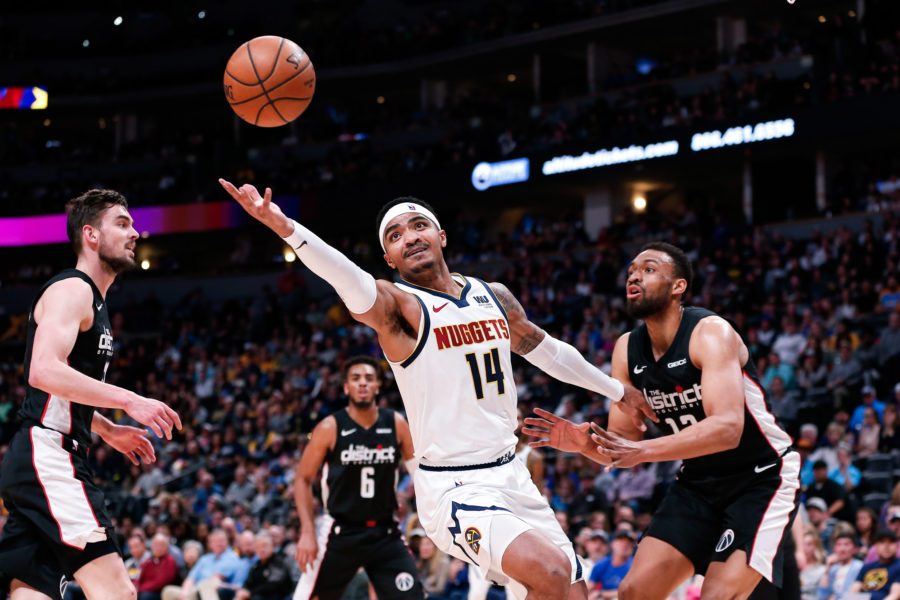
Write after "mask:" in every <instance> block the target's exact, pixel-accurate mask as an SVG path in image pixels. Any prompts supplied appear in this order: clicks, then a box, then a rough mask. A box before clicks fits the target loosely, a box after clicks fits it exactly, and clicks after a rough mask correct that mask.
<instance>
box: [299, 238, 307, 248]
mask: <svg viewBox="0 0 900 600" xmlns="http://www.w3.org/2000/svg"><path fill="white" fill-rule="evenodd" d="M306 243H307V242H306V240H303V243H302V244H300V245H299V246H297V250H299V249H300V248H302V247H303V246H305V245H306Z"/></svg>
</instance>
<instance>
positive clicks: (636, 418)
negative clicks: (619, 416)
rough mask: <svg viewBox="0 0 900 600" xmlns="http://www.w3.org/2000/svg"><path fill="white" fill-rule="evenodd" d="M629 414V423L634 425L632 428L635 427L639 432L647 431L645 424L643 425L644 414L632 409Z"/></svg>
mask: <svg viewBox="0 0 900 600" xmlns="http://www.w3.org/2000/svg"><path fill="white" fill-rule="evenodd" d="M630 412H631V422H632V423H634V426H635V427H637V428H638V430H640V431H647V424H646V423H644V413H642V412H641V411H639V410H634V409H632V410H631V411H630Z"/></svg>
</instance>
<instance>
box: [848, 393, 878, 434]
mask: <svg viewBox="0 0 900 600" xmlns="http://www.w3.org/2000/svg"><path fill="white" fill-rule="evenodd" d="M859 393H860V398H861V399H862V404H860V405H859V406H857V407H856V408H855V409H853V414H852V415H851V416H850V423H849V426H850V429H852V430H854V431H859V429H860V427H862V423H863V417H864V416H865V411H866V408H868V407H870V406H871V407H872V408H874V409H875V412H877V413H878V421H879V422H880V421H881V420H882V419H883V418H884V402H882V401H881V400H879V399H878V398H877V397H876V395H875V388H874V387H872V386H871V385H864V386H863V387H862V389H861V390H860V392H859Z"/></svg>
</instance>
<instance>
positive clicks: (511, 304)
mask: <svg viewBox="0 0 900 600" xmlns="http://www.w3.org/2000/svg"><path fill="white" fill-rule="evenodd" d="M491 290H493V292H494V294H495V295H496V296H497V300H498V301H499V302H500V305H501V306H502V307H503V309H504V310H505V311H506V316H507V318H508V319H509V329H510V344H511V346H512V351H513V352H515V353H516V354H520V355H522V357H523V358H525V360H527V361H528V362H530V363H531V364H533V365H534V366H536V367H538V368H539V369H541V370H542V371H544V372H545V373H547V374H548V375H552V376H553V377H555V378H556V379H559V380H560V381H564V382H566V383H570V384H572V385H577V386H579V387H583V388H585V389H587V390H591V391H592V392H596V393H598V394H603V395H604V396H607V397H608V398H611V399H612V400H614V401H618V400H622V401H623V402H621V403H620V405H621V406H622V410H624V411H625V412H626V413H628V414H629V415H631V418H632V420H633V421H634V424H635V426H636V427H638V428H639V429H640V430H641V431H645V430H646V429H647V426H646V425H644V417H645V416H647V417H650V418H651V419H652V420H654V421H657V420H658V419H657V418H656V414H655V413H654V412H653V409H651V408H650V406H649V405H648V404H647V401H646V400H645V399H644V395H643V394H641V393H640V392H639V391H638V390H636V389H635V388H634V386H632V385H630V384H628V385H624V384H623V383H622V382H621V381H619V380H616V379H613V378H612V377H609V376H608V375H607V374H606V373H604V372H603V371H601V370H600V369H598V368H597V367H595V366H594V365H592V364H591V363H589V362H588V361H587V360H585V359H584V357H583V356H582V355H581V353H580V352H578V350H577V349H575V347H574V346H572V345H571V344H567V343H565V342H563V341H560V340H557V339H556V338H554V337H553V336H551V335H548V334H547V332H546V331H544V330H543V329H541V328H540V327H538V326H537V325H535V324H534V323H532V322H531V321H529V320H528V317H527V316H526V315H525V310H524V309H523V308H522V305H521V304H519V301H518V300H516V299H515V297H514V296H513V295H512V292H510V291H509V289H507V287H506V286H505V285H503V284H501V283H492V284H491Z"/></svg>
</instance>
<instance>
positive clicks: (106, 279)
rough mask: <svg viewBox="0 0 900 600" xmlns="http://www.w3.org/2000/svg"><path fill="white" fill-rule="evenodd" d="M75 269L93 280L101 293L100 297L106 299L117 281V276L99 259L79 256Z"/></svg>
mask: <svg viewBox="0 0 900 600" xmlns="http://www.w3.org/2000/svg"><path fill="white" fill-rule="evenodd" d="M75 268H76V269H78V270H79V271H81V272H82V273H84V274H85V275H87V276H88V277H90V278H91V281H93V282H94V285H96V286H97V289H98V290H99V291H100V295H101V296H103V298H104V299H105V298H106V292H107V291H109V287H110V286H111V285H112V283H113V281H115V280H116V274H115V273H113V272H112V271H110V270H109V268H107V267H105V266H104V265H103V263H101V262H100V260H99V259H98V258H96V257H92V256H88V255H81V256H79V257H78V262H77V263H75Z"/></svg>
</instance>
